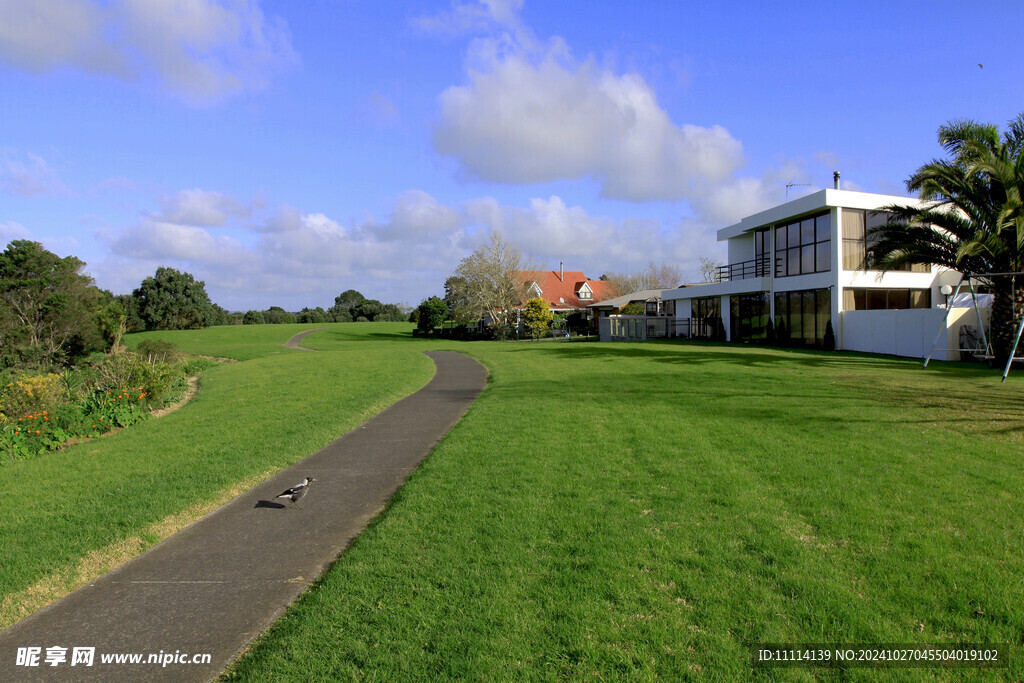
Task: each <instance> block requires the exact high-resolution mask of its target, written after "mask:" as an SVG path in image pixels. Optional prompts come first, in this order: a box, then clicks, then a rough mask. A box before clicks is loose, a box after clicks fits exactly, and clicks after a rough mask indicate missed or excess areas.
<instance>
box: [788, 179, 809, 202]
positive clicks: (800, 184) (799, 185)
mask: <svg viewBox="0 0 1024 683" xmlns="http://www.w3.org/2000/svg"><path fill="white" fill-rule="evenodd" d="M810 186H811V184H810V183H786V201H787V202H788V201H789V188H791V187H810Z"/></svg>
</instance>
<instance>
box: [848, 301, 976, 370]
mask: <svg viewBox="0 0 1024 683" xmlns="http://www.w3.org/2000/svg"><path fill="white" fill-rule="evenodd" d="M945 313H946V309H944V308H920V309H901V310H888V311H843V312H842V313H841V314H840V316H841V318H842V327H841V329H842V339H841V340H840V342H839V348H841V349H844V350H846V351H867V352H869V353H884V354H888V355H891V356H905V357H908V358H924V357H925V356H927V355H928V352H929V351H930V350H931V348H932V342H934V341H935V335H936V334H938V332H939V325H940V324H941V323H942V318H943V316H944V315H945ZM982 313H983V320H984V321H985V322H986V324H987V322H988V318H987V314H986V311H984V310H983V311H982ZM961 325H973V326H975V327H977V325H978V318H977V314H976V313H975V312H974V309H973V308H954V309H953V310H952V311H950V314H949V319H948V321H947V324H946V331H945V334H944V335H943V336H942V337H940V338H939V342H938V344H936V348H937V349H957V348H958V347H959V345H960V327H961ZM932 358H933V359H935V360H960V354H959V352H958V351H955V350H954V351H939V350H936V351H935V353H933V354H932Z"/></svg>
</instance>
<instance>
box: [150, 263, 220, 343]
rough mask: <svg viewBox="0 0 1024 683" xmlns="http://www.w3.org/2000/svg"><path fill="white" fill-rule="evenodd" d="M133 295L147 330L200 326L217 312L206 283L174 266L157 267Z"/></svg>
mask: <svg viewBox="0 0 1024 683" xmlns="http://www.w3.org/2000/svg"><path fill="white" fill-rule="evenodd" d="M132 296H133V297H135V298H136V299H137V300H138V303H139V317H140V318H142V321H143V323H145V325H146V329H147V330H192V329H199V328H201V327H205V326H207V325H209V323H210V320H211V319H212V318H213V317H214V316H215V315H216V313H215V310H214V308H213V303H212V302H211V301H210V297H209V295H207V293H206V285H205V283H203V282H202V281H201V280H196V279H195V278H194V277H193V276H192V275H191V274H189V273H183V272H181V271H178V270H175V269H174V268H167V267H163V266H161V267H160V268H157V269H156V274H155V275H153V276H151V277H147V278H146V279H145V280H143V281H142V284H141V285H140V286H139V288H138V289H136V290H135V291H134V292H132Z"/></svg>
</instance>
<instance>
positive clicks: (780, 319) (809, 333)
mask: <svg viewBox="0 0 1024 683" xmlns="http://www.w3.org/2000/svg"><path fill="white" fill-rule="evenodd" d="M831 311H832V301H831V298H830V296H829V290H828V289H805V290H801V291H798V292H776V293H775V331H776V334H777V335H778V336H779V339H780V340H782V341H783V342H787V341H788V342H789V343H791V344H797V345H803V346H820V345H821V343H822V341H824V339H825V328H826V327H827V326H828V321H829V320H830V319H831V318H832V315H831Z"/></svg>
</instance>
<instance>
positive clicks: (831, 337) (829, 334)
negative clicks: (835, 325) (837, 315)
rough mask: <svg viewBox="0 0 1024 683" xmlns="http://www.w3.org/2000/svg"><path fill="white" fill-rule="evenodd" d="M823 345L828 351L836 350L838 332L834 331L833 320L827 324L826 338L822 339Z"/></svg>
mask: <svg viewBox="0 0 1024 683" xmlns="http://www.w3.org/2000/svg"><path fill="white" fill-rule="evenodd" d="M822 347H823V348H824V349H825V350H826V351H835V350H836V333H835V332H833V331H832V321H831V320H829V321H828V322H827V323H826V324H825V338H824V339H823V340H822Z"/></svg>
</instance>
